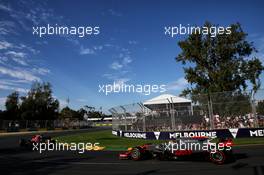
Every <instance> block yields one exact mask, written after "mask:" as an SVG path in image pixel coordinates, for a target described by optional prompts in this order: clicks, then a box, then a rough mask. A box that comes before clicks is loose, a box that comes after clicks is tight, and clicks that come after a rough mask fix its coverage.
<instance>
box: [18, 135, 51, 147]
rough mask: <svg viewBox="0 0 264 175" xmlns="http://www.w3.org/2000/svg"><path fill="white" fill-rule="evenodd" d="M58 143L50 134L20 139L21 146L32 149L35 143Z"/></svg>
mask: <svg viewBox="0 0 264 175" xmlns="http://www.w3.org/2000/svg"><path fill="white" fill-rule="evenodd" d="M48 142H49V143H54V144H55V143H56V140H54V139H52V138H51V137H49V136H43V135H40V134H37V135H34V136H32V137H31V138H30V139H20V140H19V146H20V147H21V148H27V149H31V150H32V148H33V146H34V144H39V143H48Z"/></svg>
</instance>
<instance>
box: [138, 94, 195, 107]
mask: <svg viewBox="0 0 264 175" xmlns="http://www.w3.org/2000/svg"><path fill="white" fill-rule="evenodd" d="M168 100H169V101H170V102H171V103H191V102H192V101H191V100H188V99H185V98H182V97H178V96H175V95H171V94H162V95H160V96H157V97H154V98H152V99H150V100H147V101H145V102H144V103H143V105H152V104H168V103H169V101H168Z"/></svg>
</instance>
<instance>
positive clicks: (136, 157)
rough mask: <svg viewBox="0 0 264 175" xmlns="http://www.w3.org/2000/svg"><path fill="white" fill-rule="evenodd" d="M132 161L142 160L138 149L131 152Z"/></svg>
mask: <svg viewBox="0 0 264 175" xmlns="http://www.w3.org/2000/svg"><path fill="white" fill-rule="evenodd" d="M131 158H132V160H140V159H141V158H142V155H141V152H140V149H139V148H133V150H132V151H131Z"/></svg>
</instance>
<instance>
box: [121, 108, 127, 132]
mask: <svg viewBox="0 0 264 175" xmlns="http://www.w3.org/2000/svg"><path fill="white" fill-rule="evenodd" d="M120 108H121V109H123V111H124V114H123V117H124V118H125V131H127V119H126V118H127V117H126V108H124V107H123V106H120Z"/></svg>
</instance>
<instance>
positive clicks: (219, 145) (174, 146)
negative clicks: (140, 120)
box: [119, 138, 233, 164]
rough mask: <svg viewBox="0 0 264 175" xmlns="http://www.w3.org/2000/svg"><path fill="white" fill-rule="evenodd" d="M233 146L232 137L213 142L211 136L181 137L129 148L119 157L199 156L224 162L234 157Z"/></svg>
mask: <svg viewBox="0 0 264 175" xmlns="http://www.w3.org/2000/svg"><path fill="white" fill-rule="evenodd" d="M232 146H233V141H232V140H231V139H219V140H218V141H217V142H214V143H213V142H211V139H209V138H179V139H178V140H174V141H170V142H166V143H162V144H144V145H141V146H136V147H133V148H128V150H127V151H126V152H123V153H120V154H119V159H131V160H146V159H152V158H158V159H159V160H181V159H184V158H190V159H192V158H194V157H195V158H197V157H198V158H201V159H205V160H209V161H211V162H213V163H216V164H224V163H226V162H227V161H228V160H231V159H232V157H233V156H232ZM181 147H182V148H181Z"/></svg>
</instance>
